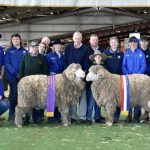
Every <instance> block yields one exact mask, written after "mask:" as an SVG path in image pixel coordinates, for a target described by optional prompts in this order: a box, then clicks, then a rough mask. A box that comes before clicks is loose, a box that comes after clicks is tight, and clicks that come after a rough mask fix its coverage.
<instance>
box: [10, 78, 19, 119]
mask: <svg viewBox="0 0 150 150" xmlns="http://www.w3.org/2000/svg"><path fill="white" fill-rule="evenodd" d="M18 81H19V80H11V81H10V80H8V84H9V86H10V95H9V101H10V104H9V117H12V116H14V115H15V107H16V105H17V84H18Z"/></svg>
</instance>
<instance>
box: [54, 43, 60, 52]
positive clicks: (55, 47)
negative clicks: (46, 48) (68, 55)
mask: <svg viewBox="0 0 150 150" xmlns="http://www.w3.org/2000/svg"><path fill="white" fill-rule="evenodd" d="M53 49H54V50H55V51H60V50H61V44H54V45H53Z"/></svg>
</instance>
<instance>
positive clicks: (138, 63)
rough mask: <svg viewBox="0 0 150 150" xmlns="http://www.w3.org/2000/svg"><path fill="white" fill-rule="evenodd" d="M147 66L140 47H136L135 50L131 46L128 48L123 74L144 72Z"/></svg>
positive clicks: (125, 54)
mask: <svg viewBox="0 0 150 150" xmlns="http://www.w3.org/2000/svg"><path fill="white" fill-rule="evenodd" d="M146 68H147V67H146V59H145V55H144V53H143V52H142V51H141V50H140V49H136V50H135V51H134V52H132V50H131V49H130V48H129V49H127V51H126V52H125V53H124V58H123V64H122V70H123V74H124V75H127V74H144V73H145V71H146Z"/></svg>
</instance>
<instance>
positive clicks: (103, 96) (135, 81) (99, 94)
mask: <svg viewBox="0 0 150 150" xmlns="http://www.w3.org/2000/svg"><path fill="white" fill-rule="evenodd" d="M128 79H129V86H130V106H131V107H134V106H141V108H142V111H141V117H140V119H141V122H142V120H143V119H145V111H147V112H148V113H149V118H150V88H149V87H150V78H149V77H148V76H147V75H142V74H132V75H128ZM86 80H87V81H93V82H92V85H91V90H92V94H93V96H94V98H95V101H96V103H97V105H99V106H104V108H105V110H106V114H107V121H106V124H107V125H108V126H112V124H113V121H114V113H115V110H116V106H119V107H120V106H121V92H120V89H121V87H120V86H121V85H120V75H116V74H111V73H110V72H108V71H107V70H106V69H104V68H103V67H102V66H100V65H96V66H92V67H91V68H90V69H89V73H88V74H87V76H86ZM149 124H150V119H149Z"/></svg>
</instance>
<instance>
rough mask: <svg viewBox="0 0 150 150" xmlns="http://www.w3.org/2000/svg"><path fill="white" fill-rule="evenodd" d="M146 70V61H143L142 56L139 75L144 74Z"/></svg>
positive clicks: (143, 57)
mask: <svg viewBox="0 0 150 150" xmlns="http://www.w3.org/2000/svg"><path fill="white" fill-rule="evenodd" d="M146 69H147V65H146V59H145V56H144V54H142V63H141V67H140V70H139V72H138V73H139V74H144V73H145V72H146Z"/></svg>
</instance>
